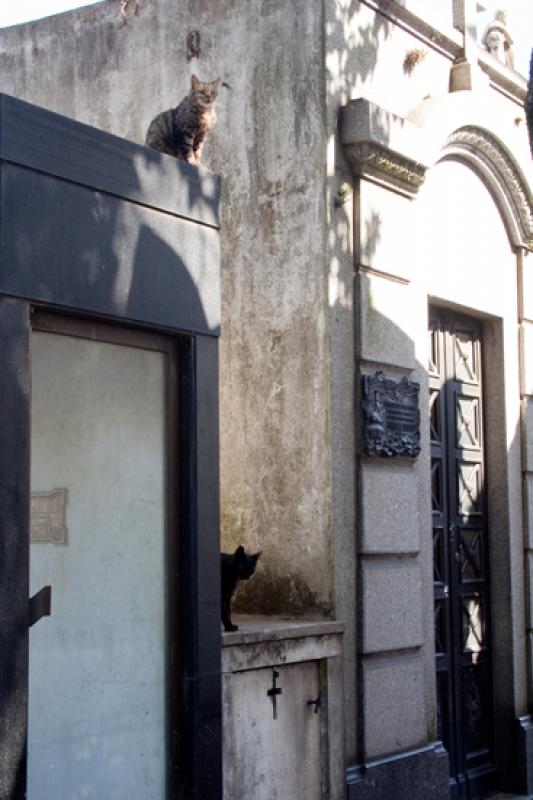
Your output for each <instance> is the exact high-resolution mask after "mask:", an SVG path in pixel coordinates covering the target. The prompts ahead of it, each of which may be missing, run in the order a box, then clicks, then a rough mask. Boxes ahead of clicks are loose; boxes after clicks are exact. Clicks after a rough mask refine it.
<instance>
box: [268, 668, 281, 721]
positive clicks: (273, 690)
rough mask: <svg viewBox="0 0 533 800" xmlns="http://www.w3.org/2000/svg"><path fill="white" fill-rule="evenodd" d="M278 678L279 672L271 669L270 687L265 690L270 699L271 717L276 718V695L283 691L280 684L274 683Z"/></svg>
mask: <svg viewBox="0 0 533 800" xmlns="http://www.w3.org/2000/svg"><path fill="white" fill-rule="evenodd" d="M278 678H279V672H278V671H277V670H275V669H273V670H272V688H271V689H269V690H268V691H267V695H268V696H269V697H270V699H271V700H272V718H273V719H277V718H278V709H277V701H278V695H280V694H281V693H282V692H283V689H282V688H281V687H280V686H277V685H276V680H277V679H278Z"/></svg>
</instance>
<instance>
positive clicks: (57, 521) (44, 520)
mask: <svg viewBox="0 0 533 800" xmlns="http://www.w3.org/2000/svg"><path fill="white" fill-rule="evenodd" d="M66 499H67V490H66V489H53V490H52V491H51V492H32V494H31V541H32V542H53V543H54V544H66V543H67V528H66V525H65V505H66Z"/></svg>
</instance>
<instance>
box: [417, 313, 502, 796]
mask: <svg viewBox="0 0 533 800" xmlns="http://www.w3.org/2000/svg"><path fill="white" fill-rule="evenodd" d="M481 332H482V326H481V323H480V322H479V321H477V320H473V319H469V318H467V317H463V316H458V315H452V314H450V313H448V312H444V311H436V310H433V309H432V310H431V311H430V325H429V336H430V359H429V391H430V431H431V484H432V509H433V564H434V597H435V649H436V669H437V700H438V736H439V738H440V739H441V740H442V741H443V743H444V746H445V747H446V749H447V751H448V754H449V758H450V789H451V796H452V798H457V800H463V799H465V800H466V799H468V800H473V799H474V798H482V797H485V796H486V795H487V794H488V793H489V792H490V790H491V788H492V785H493V779H494V773H495V771H494V763H493V744H492V722H493V710H492V709H493V703H492V685H491V644H490V608H489V563H488V533H487V513H486V501H485V492H484V456H483V395H482V352H481V346H482V338H481Z"/></svg>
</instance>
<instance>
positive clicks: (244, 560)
mask: <svg viewBox="0 0 533 800" xmlns="http://www.w3.org/2000/svg"><path fill="white" fill-rule="evenodd" d="M260 555H261V550H260V551H259V552H258V553H250V554H249V553H245V552H244V547H243V546H242V545H239V547H238V548H237V549H236V550H235V552H234V553H231V554H230V553H221V554H220V588H221V610H222V624H223V625H224V630H225V631H237V630H239V628H238V625H234V624H233V623H232V621H231V599H232V597H233V595H234V593H235V589H236V588H237V584H238V583H239V581H247V580H248V578H251V576H252V575H253V574H254V572H255V568H256V566H257V560H258V558H259V557H260Z"/></svg>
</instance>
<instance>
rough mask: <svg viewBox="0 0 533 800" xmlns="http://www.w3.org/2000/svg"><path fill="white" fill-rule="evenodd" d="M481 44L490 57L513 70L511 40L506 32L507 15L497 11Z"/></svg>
mask: <svg viewBox="0 0 533 800" xmlns="http://www.w3.org/2000/svg"><path fill="white" fill-rule="evenodd" d="M483 44H484V45H485V47H486V49H487V50H488V51H489V53H490V54H491V55H493V56H494V57H495V58H497V59H498V61H501V62H502V63H503V64H505V65H506V66H507V67H510V69H514V53H513V49H512V45H513V40H512V38H511V34H510V33H509V31H508V30H507V14H506V13H505V11H503V10H501V9H499V10H498V11H496V13H495V15H494V19H493V20H492V22H490V23H489V24H488V25H487V29H486V31H485V33H484V34H483Z"/></svg>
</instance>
